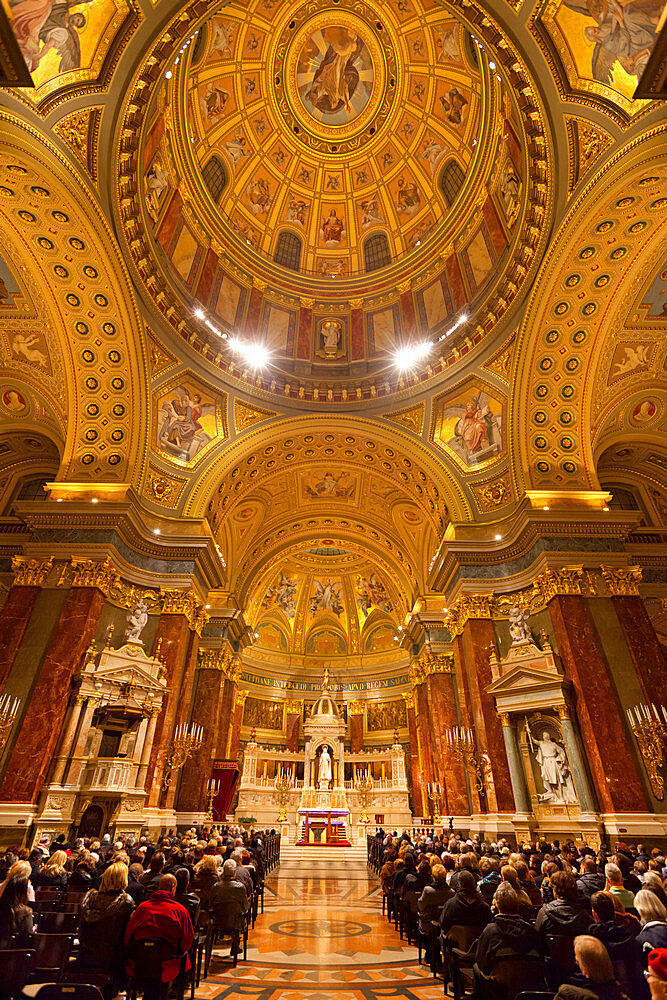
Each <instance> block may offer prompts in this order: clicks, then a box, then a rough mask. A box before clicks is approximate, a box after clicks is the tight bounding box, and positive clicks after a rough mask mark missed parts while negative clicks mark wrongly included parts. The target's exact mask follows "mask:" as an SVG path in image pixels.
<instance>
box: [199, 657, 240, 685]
mask: <svg viewBox="0 0 667 1000" xmlns="http://www.w3.org/2000/svg"><path fill="white" fill-rule="evenodd" d="M199 669H200V670H220V671H221V672H222V673H223V674H224V675H225V677H226V678H227V679H228V680H230V681H231V682H232V684H236V682H237V681H238V679H239V675H240V672H241V664H240V661H239V659H238V657H237V656H235V655H234V654H233V653H232V652H231V650H229V649H200V650H199Z"/></svg>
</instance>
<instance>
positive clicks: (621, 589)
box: [601, 566, 642, 597]
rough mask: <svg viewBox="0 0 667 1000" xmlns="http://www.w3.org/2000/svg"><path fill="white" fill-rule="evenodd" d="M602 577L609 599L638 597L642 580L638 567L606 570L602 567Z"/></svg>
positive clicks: (606, 568)
mask: <svg viewBox="0 0 667 1000" xmlns="http://www.w3.org/2000/svg"><path fill="white" fill-rule="evenodd" d="M601 573H602V577H603V579H604V582H605V585H606V587H607V591H608V592H609V596H610V597H638V596H639V586H638V585H639V584H640V583H641V579H642V571H641V567H640V566H620V567H618V568H616V567H615V568H613V569H612V568H608V567H605V566H602V568H601Z"/></svg>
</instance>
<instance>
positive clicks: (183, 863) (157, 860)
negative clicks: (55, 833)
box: [0, 828, 280, 1000]
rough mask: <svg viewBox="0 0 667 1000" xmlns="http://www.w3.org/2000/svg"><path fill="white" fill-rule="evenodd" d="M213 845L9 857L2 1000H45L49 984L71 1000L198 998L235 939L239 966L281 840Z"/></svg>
mask: <svg viewBox="0 0 667 1000" xmlns="http://www.w3.org/2000/svg"><path fill="white" fill-rule="evenodd" d="M200 834H201V831H200ZM204 836H206V838H207V839H200V838H199V837H198V836H197V833H196V831H195V830H191V831H190V832H188V833H187V834H186V835H184V836H182V837H171V836H167V837H162V838H160V839H158V840H157V841H156V842H153V841H151V840H150V839H149V838H146V837H142V838H140V839H139V840H136V839H135V838H133V837H121V838H120V839H119V840H117V841H115V842H113V843H112V842H111V838H110V836H109V835H108V834H106V835H105V836H104V838H103V840H102V841H90V840H83V839H77V840H76V841H74V842H73V843H72V844H67V843H65V838H64V836H60V837H59V838H58V839H57V840H56V841H55V842H53V843H51V844H50V845H47V844H46V843H44V842H42V843H40V844H39V845H38V846H37V847H36V848H34V849H33V850H32V851H28V850H27V849H26V848H22V849H12V848H10V849H9V850H7V851H6V853H5V855H4V857H2V858H0V879H1V881H0V1000H14V998H22V997H28V996H29V997H34V996H36V995H38V993H39V992H40V991H39V989H38V986H39V984H43V983H51V984H60V986H61V987H64V993H63V995H64V996H67V997H69V998H71V1000H78V998H79V997H80V998H81V1000H90V998H91V997H92V998H95V997H97V998H98V1000H101V998H102V997H103V998H104V1000H111V998H113V997H115V996H117V995H118V994H119V993H121V992H122V993H123V994H125V993H126V992H127V996H128V997H130V996H133V997H135V996H136V995H137V994H138V993H141V994H143V996H144V998H145V1000H164V998H166V997H167V996H168V995H169V993H170V990H171V992H172V993H173V995H175V996H178V997H181V998H182V997H183V996H184V993H185V991H186V989H187V990H189V993H190V996H191V997H194V995H195V988H196V987H197V986H198V985H199V981H200V979H201V977H202V972H203V974H204V977H205V976H206V975H208V968H209V962H210V959H211V953H212V950H213V947H214V945H216V944H217V943H221V942H223V941H224V939H225V938H229V940H230V953H229V957H230V959H231V960H232V961H233V963H234V965H236V962H237V958H238V955H239V953H240V952H241V950H243V952H244V956H245V952H246V950H247V941H248V934H249V931H250V929H251V928H252V927H253V926H254V923H255V919H256V916H257V912H258V908H259V907H261V909H262V911H263V909H264V878H265V875H266V873H267V872H268V871H270V870H271V868H273V867H274V865H275V864H276V863H277V861H278V858H279V850H280V837H279V835H278V834H276V833H274V832H273V831H270V832H269V831H265V832H255V831H253V832H252V833H250V834H248V833H243V832H241V831H240V830H238V829H236V830H235V831H232V830H227V829H224V828H223V829H222V830H221V831H220V832H217V831H216V832H213V833H211V834H210V835H207V834H204ZM202 967H203V968H202ZM88 987H94V988H95V989H93V990H92V992H91V990H89V989H88ZM49 989H50V987H49ZM97 991H99V992H97ZM47 995H48V994H47Z"/></svg>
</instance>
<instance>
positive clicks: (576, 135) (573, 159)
mask: <svg viewBox="0 0 667 1000" xmlns="http://www.w3.org/2000/svg"><path fill="white" fill-rule="evenodd" d="M565 122H566V126H567V140H568V147H569V163H568V193H570V192H572V191H573V190H574V188H575V187H576V186H577V184H578V183H579V181H580V180H581V178H582V177H583V176H584V174H586V173H588V171H589V170H590V168H591V167H592V166H593V164H594V163H595V161H596V160H597V158H598V157H599V156H600V155H601V154H602V153H603V152H604V151H605V150H606V149H608V148H609V146H611V144H612V143H613V141H614V140H613V137H612V136H611V135H610V134H609V132H607V130H606V129H604V128H602V127H601V126H600V125H596V124H594V123H593V122H590V121H584V120H583V119H581V118H569V117H567V116H566V119H565Z"/></svg>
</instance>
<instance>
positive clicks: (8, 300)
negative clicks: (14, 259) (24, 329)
mask: <svg viewBox="0 0 667 1000" xmlns="http://www.w3.org/2000/svg"><path fill="white" fill-rule="evenodd" d="M19 295H20V289H19V286H18V285H17V283H16V281H15V279H14V275H13V274H12V272H11V271H10V269H9V267H8V265H7V264H6V263H5V261H4V260H3V258H2V257H0V309H2V308H3V307H7V306H13V305H14V303H15V301H16V298H17V297H18V296H19Z"/></svg>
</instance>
